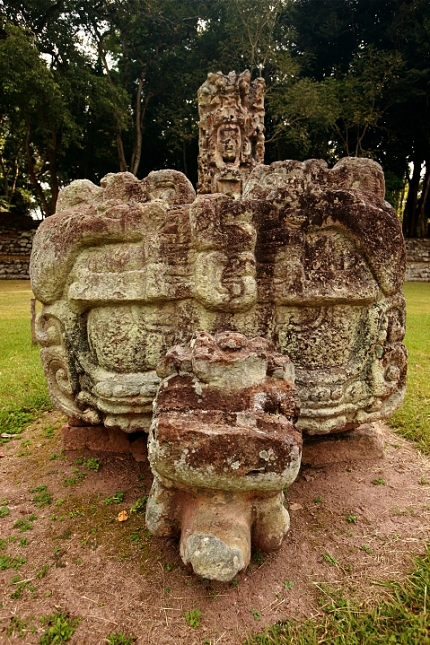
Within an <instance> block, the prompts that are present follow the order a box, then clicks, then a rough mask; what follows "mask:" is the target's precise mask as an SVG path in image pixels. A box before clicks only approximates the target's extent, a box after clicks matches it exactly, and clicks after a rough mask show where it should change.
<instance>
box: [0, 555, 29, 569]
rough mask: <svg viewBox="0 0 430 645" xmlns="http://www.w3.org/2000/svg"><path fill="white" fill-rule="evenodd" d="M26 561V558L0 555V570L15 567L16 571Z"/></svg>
mask: <svg viewBox="0 0 430 645" xmlns="http://www.w3.org/2000/svg"><path fill="white" fill-rule="evenodd" d="M26 562H27V559H26V558H19V557H16V558H12V557H11V556H9V555H0V571H2V570H4V569H15V570H16V571H18V569H20V568H21V567H22V565H23V564H25V563H26Z"/></svg>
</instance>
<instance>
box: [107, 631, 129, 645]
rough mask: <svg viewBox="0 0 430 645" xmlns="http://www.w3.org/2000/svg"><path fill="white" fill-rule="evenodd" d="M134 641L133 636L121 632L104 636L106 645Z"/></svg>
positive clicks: (120, 644)
mask: <svg viewBox="0 0 430 645" xmlns="http://www.w3.org/2000/svg"><path fill="white" fill-rule="evenodd" d="M135 642H136V637H135V636H126V635H125V634H123V633H122V632H115V633H114V634H109V636H108V637H107V638H106V643H107V644H108V645H133V643H135Z"/></svg>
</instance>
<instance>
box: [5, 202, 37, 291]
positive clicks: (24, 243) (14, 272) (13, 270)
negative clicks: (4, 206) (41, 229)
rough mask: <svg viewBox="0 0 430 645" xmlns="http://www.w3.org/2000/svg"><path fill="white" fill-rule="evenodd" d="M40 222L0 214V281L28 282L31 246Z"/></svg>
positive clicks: (28, 218) (21, 216)
mask: <svg viewBox="0 0 430 645" xmlns="http://www.w3.org/2000/svg"><path fill="white" fill-rule="evenodd" d="M39 223H40V222H36V221H35V220H33V219H31V217H25V216H23V215H12V214H10V213H0V280H28V279H29V274H28V268H29V264H30V253H31V246H32V244H33V237H34V234H35V233H36V230H37V227H38V226H39Z"/></svg>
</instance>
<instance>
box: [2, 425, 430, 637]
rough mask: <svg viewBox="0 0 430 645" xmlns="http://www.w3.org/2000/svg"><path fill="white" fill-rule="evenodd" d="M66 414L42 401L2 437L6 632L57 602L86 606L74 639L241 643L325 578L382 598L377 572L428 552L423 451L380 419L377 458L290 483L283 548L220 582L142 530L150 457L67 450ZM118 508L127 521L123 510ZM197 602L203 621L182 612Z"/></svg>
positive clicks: (36, 621)
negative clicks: (35, 416)
mask: <svg viewBox="0 0 430 645" xmlns="http://www.w3.org/2000/svg"><path fill="white" fill-rule="evenodd" d="M62 422H63V418H62V417H61V416H60V415H59V414H57V413H48V414H46V415H44V416H43V417H41V418H40V419H39V420H38V421H37V422H35V423H33V424H32V425H31V426H30V427H29V428H28V429H27V430H26V431H25V432H24V433H23V434H22V436H21V437H20V438H19V439H15V440H13V441H11V442H10V443H8V444H6V445H4V446H0V454H3V455H5V456H3V457H0V481H1V487H0V509H1V508H2V507H6V508H8V509H9V514H5V513H6V511H4V512H3V517H1V515H2V512H1V510H0V545H2V549H0V558H1V556H5V555H7V556H10V558H12V559H13V558H21V559H23V558H25V560H26V561H25V562H24V563H21V564H20V562H21V560H15V561H14V560H12V562H16V563H17V567H19V568H17V569H10V568H6V569H3V570H0V620H1V622H0V642H1V643H5V644H12V643H24V644H26V643H29V644H30V643H37V642H38V640H39V638H40V636H41V634H42V633H43V629H42V627H41V623H40V616H42V615H47V614H52V613H53V612H55V611H64V612H66V613H68V614H70V616H72V617H80V618H81V622H80V624H79V626H78V628H77V629H76V631H75V633H74V635H73V636H72V638H71V640H70V641H69V642H70V643H71V645H81V644H82V645H84V644H85V645H99V644H101V643H103V642H105V639H106V637H107V636H108V635H109V634H112V633H114V632H118V631H122V632H124V633H125V634H134V635H135V636H136V639H137V640H136V642H137V643H138V645H176V644H183V643H186V644H187V645H201V644H203V643H205V644H206V645H215V644H216V643H220V644H221V645H239V644H240V643H243V642H244V640H245V638H246V634H247V633H252V632H257V631H262V630H263V629H264V626H265V625H271V624H273V623H275V622H277V621H284V620H287V619H290V618H299V619H300V618H305V617H308V618H309V617H316V616H317V615H318V614H319V612H320V608H319V607H320V606H319V602H318V599H319V598H320V597H321V596H323V595H324V585H325V584H328V585H330V586H331V587H335V588H342V589H343V590H344V593H345V594H346V595H348V596H350V597H354V598H356V599H365V600H372V599H374V598H376V597H381V595H382V594H383V593H384V587H383V586H381V585H380V584H379V582H380V581H383V580H388V579H392V578H396V579H398V580H401V579H402V578H403V577H404V576H405V575H406V573H407V571H408V570H409V568H410V567H411V556H412V555H417V554H421V553H423V552H424V545H425V541H426V540H427V538H428V531H429V528H430V527H429V514H430V499H429V492H430V485H429V483H430V462H429V460H428V459H427V458H425V457H423V456H422V455H421V454H419V453H418V452H417V451H416V450H415V449H414V448H413V447H411V446H410V445H409V444H408V443H407V442H406V441H404V440H403V439H401V438H399V437H398V436H396V435H394V434H393V433H392V432H391V431H390V430H389V429H388V427H385V429H384V438H385V443H386V449H385V458H384V459H378V460H369V461H363V462H360V463H359V462H350V463H346V462H345V463H340V464H335V465H330V466H326V467H324V468H318V469H316V468H304V469H303V470H302V471H301V473H300V475H299V477H298V479H297V481H296V482H295V483H294V484H293V486H292V487H291V489H290V490H289V491H288V493H287V497H288V500H287V501H288V506H289V508H290V515H291V530H290V532H289V534H288V536H287V538H286V540H285V542H284V544H283V546H282V548H281V550H280V551H279V552H277V553H274V554H270V555H266V554H260V553H254V556H253V561H252V564H251V565H250V567H248V569H247V570H246V571H245V572H243V573H241V574H240V575H238V576H237V579H235V580H234V581H233V583H230V584H223V583H217V582H210V581H206V580H203V579H200V578H198V577H197V576H195V575H194V574H193V573H192V571H191V570H190V569H189V568H187V567H185V566H184V565H183V563H182V561H181V559H180V557H179V554H178V546H177V543H176V542H175V541H174V540H166V539H160V538H155V537H153V536H151V535H150V534H148V531H147V529H146V527H145V522H144V501H142V502H141V503H140V504H139V503H137V504H136V502H138V500H142V498H143V497H144V496H146V495H147V494H148V492H149V489H150V486H151V480H152V477H151V473H150V469H149V465H148V463H147V462H145V463H137V462H135V461H134V459H133V458H132V457H131V456H130V455H118V454H108V453H102V452H100V453H94V452H90V451H68V452H66V453H62V451H61V441H60V427H61V424H62ZM88 459H90V461H88ZM94 459H98V460H99V462H100V466H99V470H98V471H96V470H93V469H92V468H94V467H96V466H95V462H94V461H93V460H94ZM45 486H46V489H45V488H44V487H45ZM36 489H42V490H39V491H37V490H36ZM43 493H45V495H43ZM48 502H50V503H48ZM44 503H46V505H43V504H44ZM38 504H39V506H38ZM133 505H134V512H130V510H131V509H132V508H133ZM139 507H140V508H139ZM123 510H125V511H127V514H128V515H129V519H128V520H127V521H125V522H119V521H118V519H117V517H118V514H119V513H120V511H123ZM34 516H36V517H35V518H34ZM17 522H18V524H17ZM29 525H30V526H29ZM30 527H31V528H30ZM18 576H19V580H17V577H18ZM17 592H18V593H17ZM194 610H200V612H201V621H200V625H199V626H198V627H192V626H190V625H189V624H188V623H187V620H186V618H185V612H190V611H194ZM13 616H19V617H20V618H21V619H22V620H24V621H25V623H26V626H25V628H23V629H22V631H21V633H20V634H19V637H18V633H17V632H16V631H15V632H13V633H11V634H10V633H9V635H8V628H9V631H10V625H11V618H12V617H13Z"/></svg>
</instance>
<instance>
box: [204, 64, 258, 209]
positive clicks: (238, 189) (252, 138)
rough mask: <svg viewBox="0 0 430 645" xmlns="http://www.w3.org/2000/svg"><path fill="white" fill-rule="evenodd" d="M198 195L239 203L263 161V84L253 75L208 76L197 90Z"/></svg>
mask: <svg viewBox="0 0 430 645" xmlns="http://www.w3.org/2000/svg"><path fill="white" fill-rule="evenodd" d="M197 96H198V104H199V116H200V122H199V158H198V165H199V181H198V184H197V189H198V191H199V193H224V194H225V195H229V196H230V197H236V198H239V197H240V195H241V194H242V190H243V184H244V181H245V180H246V178H247V176H248V175H249V173H250V172H251V170H252V169H253V168H254V167H255V166H256V165H257V164H259V163H262V162H263V160H264V79H263V78H257V79H255V80H254V81H251V73H250V72H249V70H245V71H244V72H242V74H236V72H230V74H228V75H225V74H223V73H222V72H217V73H216V74H213V73H210V74H208V77H207V79H206V81H205V82H204V83H203V85H202V86H201V87H200V89H199V91H198V94H197Z"/></svg>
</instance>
